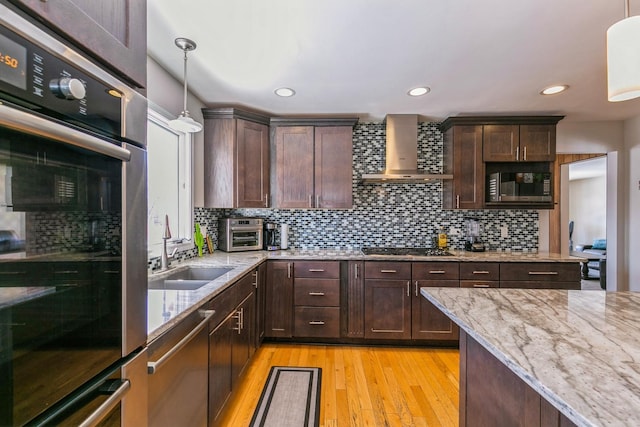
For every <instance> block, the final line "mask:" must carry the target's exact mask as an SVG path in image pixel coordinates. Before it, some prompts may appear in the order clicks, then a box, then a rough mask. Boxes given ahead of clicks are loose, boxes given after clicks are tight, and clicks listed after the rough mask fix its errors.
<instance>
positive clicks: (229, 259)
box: [147, 249, 583, 342]
mask: <svg viewBox="0 0 640 427" xmlns="http://www.w3.org/2000/svg"><path fill="white" fill-rule="evenodd" d="M451 252H452V253H453V255H452V256H441V257H437V256H412V255H397V256H396V255H363V254H362V252H361V251H360V250H359V249H292V250H285V251H246V252H229V253H227V252H223V251H215V252H214V253H213V254H212V255H205V256H203V257H200V258H191V259H188V260H186V261H184V262H181V263H175V262H174V263H173V264H172V266H171V268H170V269H169V270H167V271H165V272H161V273H153V274H150V275H149V276H148V277H149V280H150V281H151V280H153V279H159V278H162V277H165V276H167V275H169V274H171V273H173V272H174V271H176V270H180V269H185V268H189V267H233V269H232V270H231V271H229V272H228V273H226V274H224V275H222V276H221V277H219V278H217V279H216V280H214V281H212V282H211V283H208V284H206V285H204V286H202V287H201V288H199V289H197V290H194V291H183V290H180V291H178V290H159V289H149V291H148V294H147V334H148V337H147V342H151V341H153V340H154V339H155V338H157V337H158V336H160V335H162V334H163V333H164V332H166V331H167V330H169V329H171V327H172V326H173V325H175V324H177V323H178V322H180V320H182V319H184V318H185V317H186V316H187V315H189V314H190V313H192V312H194V311H195V310H197V309H199V308H200V307H202V305H203V304H205V303H206V302H208V301H209V300H210V299H211V298H213V297H215V296H216V295H218V294H219V293H220V292H222V291H223V290H225V289H226V288H227V287H229V286H230V285H231V284H233V283H234V282H235V281H237V280H238V279H239V278H241V277H242V276H243V275H244V274H246V273H247V272H249V271H250V270H251V269H253V268H255V267H256V266H257V265H259V264H260V263H261V262H262V261H264V260H265V259H272V260H297V259H303V260H362V261H382V260H388V261H450V262H465V261H476V262H518V261H520V262H578V261H581V260H582V259H580V258H576V257H570V256H562V255H558V254H548V253H531V252H529V253H522V252H511V253H507V252H465V251H451ZM582 261H583V260H582Z"/></svg>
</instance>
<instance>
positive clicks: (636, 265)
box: [620, 115, 640, 291]
mask: <svg viewBox="0 0 640 427" xmlns="http://www.w3.org/2000/svg"><path fill="white" fill-rule="evenodd" d="M624 141H625V152H626V153H627V155H626V156H624V157H625V158H624V167H625V169H626V177H627V179H626V181H625V187H626V188H625V194H627V197H625V198H624V199H626V200H625V201H626V206H625V208H626V209H625V210H624V213H625V224H626V230H624V231H626V232H625V233H624V234H625V237H626V241H625V245H624V252H623V253H622V254H620V255H621V257H622V258H623V259H624V266H625V267H626V268H625V271H626V272H627V273H628V284H629V290H633V291H640V262H638V260H639V254H640V115H639V116H637V117H634V118H632V119H629V120H626V121H625V122H624Z"/></svg>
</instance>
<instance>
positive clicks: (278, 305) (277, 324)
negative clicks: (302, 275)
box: [264, 261, 293, 338]
mask: <svg viewBox="0 0 640 427" xmlns="http://www.w3.org/2000/svg"><path fill="white" fill-rule="evenodd" d="M265 298H266V302H265V312H264V315H265V321H264V324H265V331H264V334H265V337H269V338H291V337H292V335H293V262H290V261H269V262H267V286H266V292H265Z"/></svg>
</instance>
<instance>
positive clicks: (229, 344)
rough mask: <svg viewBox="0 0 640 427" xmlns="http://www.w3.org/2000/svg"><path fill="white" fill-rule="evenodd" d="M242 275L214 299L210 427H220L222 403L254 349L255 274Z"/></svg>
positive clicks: (210, 361)
mask: <svg viewBox="0 0 640 427" xmlns="http://www.w3.org/2000/svg"><path fill="white" fill-rule="evenodd" d="M254 273H255V272H252V273H249V274H247V275H245V276H244V277H243V278H242V279H240V280H239V281H238V282H237V283H236V284H234V285H233V286H232V287H231V288H229V289H227V290H226V291H225V292H223V293H222V294H221V295H220V296H219V297H216V298H215V299H214V300H213V303H212V306H213V308H214V310H216V313H221V314H222V316H224V318H223V320H222V321H219V322H213V323H214V325H213V327H212V330H211V332H210V333H209V376H208V378H209V425H210V426H215V425H219V422H220V418H221V415H222V413H223V409H224V406H225V404H226V403H227V401H228V399H229V397H230V396H231V393H232V392H233V390H234V388H235V387H236V386H237V384H238V381H239V379H240V378H241V377H242V374H243V373H244V370H245V368H246V367H247V365H248V363H249V361H250V360H251V356H253V353H254V352H255V350H256V337H255V335H256V318H255V310H256V292H255V289H256V281H255V279H256V275H255V274H254Z"/></svg>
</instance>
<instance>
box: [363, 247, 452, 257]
mask: <svg viewBox="0 0 640 427" xmlns="http://www.w3.org/2000/svg"><path fill="white" fill-rule="evenodd" d="M362 253H363V254H365V255H418V256H451V255H453V254H452V253H451V252H447V251H446V250H445V249H440V248H362Z"/></svg>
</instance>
